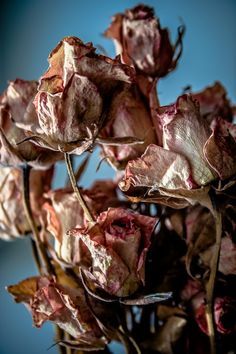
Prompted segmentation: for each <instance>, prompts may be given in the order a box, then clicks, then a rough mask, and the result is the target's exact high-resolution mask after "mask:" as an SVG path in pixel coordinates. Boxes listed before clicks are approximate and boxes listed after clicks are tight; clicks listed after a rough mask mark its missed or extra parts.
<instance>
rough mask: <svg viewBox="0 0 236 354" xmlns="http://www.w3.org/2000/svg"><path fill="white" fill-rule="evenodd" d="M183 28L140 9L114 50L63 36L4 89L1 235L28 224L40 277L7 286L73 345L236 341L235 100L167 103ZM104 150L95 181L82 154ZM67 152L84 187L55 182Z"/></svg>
mask: <svg viewBox="0 0 236 354" xmlns="http://www.w3.org/2000/svg"><path fill="white" fill-rule="evenodd" d="M183 34H184V28H180V29H179V31H178V38H177V40H176V43H175V44H172V43H171V41H170V38H169V33H168V31H167V29H163V28H161V26H160V22H159V20H158V19H157V18H156V17H155V16H154V13H153V10H152V9H151V8H149V7H147V6H144V5H139V6H137V7H135V8H133V9H131V10H127V11H126V12H125V13H124V14H118V15H116V16H115V17H114V19H113V21H112V23H111V25H110V27H109V28H108V30H107V31H106V32H105V35H106V36H107V37H109V38H112V39H113V40H114V42H115V45H116V48H117V54H118V55H117V57H116V58H115V59H110V58H108V57H106V56H103V55H99V54H97V53H96V49H95V48H94V47H93V45H92V44H91V43H87V44H84V43H83V42H82V41H81V40H80V39H79V38H75V37H67V38H64V39H63V40H62V41H61V42H60V43H59V44H58V45H57V47H56V48H55V49H54V50H53V51H52V52H51V54H50V56H49V64H50V65H49V69H48V70H47V71H46V73H45V74H43V76H42V77H41V78H40V79H39V82H35V81H24V80H20V79H17V80H15V81H13V82H10V84H9V86H8V88H7V89H6V91H5V92H4V93H3V95H2V96H1V98H0V127H1V128H0V160H1V165H2V166H1V169H0V180H1V197H0V198H1V199H0V206H1V208H0V237H1V238H2V239H5V240H10V239H15V238H19V237H24V236H25V235H27V234H28V235H29V236H28V237H31V239H32V240H31V242H32V249H33V252H34V256H35V260H36V263H37V266H38V269H39V272H40V275H39V276H35V277H32V278H28V279H26V280H23V281H21V282H19V283H18V284H16V285H11V286H8V288H7V290H8V291H9V292H10V294H12V295H13V297H14V299H15V301H16V302H22V303H24V304H25V305H26V306H27V308H28V309H29V310H30V312H31V313H32V317H33V322H34V324H35V326H37V327H40V326H41V325H42V324H43V323H44V322H45V321H52V322H53V323H54V324H55V325H56V326H58V328H60V330H59V329H58V332H57V333H58V337H57V343H58V344H59V345H60V346H59V348H60V351H61V352H62V353H72V352H73V353H83V352H84V351H105V352H110V349H109V347H108V344H109V342H110V341H112V340H117V341H121V342H122V343H123V344H124V346H125V348H126V351H127V353H162V354H172V353H209V352H211V354H214V353H216V352H219V353H221V354H223V353H229V352H232V350H233V348H235V347H234V345H235V333H236V296H235V291H233V289H236V277H235V276H236V244H235V243H236V238H235V231H236V223H235V217H236V204H235V197H236V183H235V174H236V141H235V139H236V125H234V124H233V119H234V115H235V108H234V107H233V106H232V105H231V104H230V102H229V100H228V99H227V94H226V91H225V89H224V87H223V86H222V85H221V84H220V83H215V84H214V85H213V86H210V87H208V88H206V89H205V90H203V91H202V92H199V93H188V94H183V95H181V96H180V97H178V98H177V100H176V102H175V103H173V104H170V105H169V106H160V104H159V101H158V96H157V89H156V87H157V83H158V81H159V79H160V78H162V77H164V76H166V75H167V74H168V73H169V72H170V71H172V70H173V69H174V68H175V67H176V65H177V62H178V60H179V57H180V55H181V52H182V37H183ZM95 145H96V146H97V145H98V146H100V147H101V150H102V155H103V157H104V159H106V160H107V161H108V162H109V163H110V164H111V165H112V166H113V167H114V169H115V170H116V171H118V173H117V176H116V177H115V179H114V181H111V180H104V181H97V182H95V183H94V185H93V186H92V187H91V188H89V189H84V190H83V189H82V188H79V187H78V185H77V182H78V180H79V177H80V175H81V174H82V173H83V172H84V170H85V169H86V163H87V159H88V157H86V159H85V160H84V161H83V163H82V164H81V166H80V168H79V171H78V173H74V172H73V167H72V166H73V165H72V160H71V157H72V156H73V155H74V156H75V155H81V154H82V153H85V154H87V156H88V155H89V153H91V152H92V150H93V148H94V146H95ZM62 159H65V162H66V165H67V168H68V173H69V177H70V179H71V184H72V187H73V188H69V187H66V188H64V189H58V190H52V189H51V182H52V177H53V166H54V164H55V163H56V162H57V161H58V160H62ZM121 191H122V192H123V193H121ZM124 196H126V197H127V198H124ZM22 205H24V208H22Z"/></svg>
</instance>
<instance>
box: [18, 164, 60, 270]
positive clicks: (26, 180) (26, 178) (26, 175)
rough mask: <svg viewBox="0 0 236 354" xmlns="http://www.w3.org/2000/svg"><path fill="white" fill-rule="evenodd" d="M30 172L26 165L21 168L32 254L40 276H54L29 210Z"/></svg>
mask: <svg viewBox="0 0 236 354" xmlns="http://www.w3.org/2000/svg"><path fill="white" fill-rule="evenodd" d="M30 170H31V167H30V166H28V165H24V166H23V167H22V172H23V205H24V210H25V214H26V217H27V220H28V223H29V225H30V228H31V231H32V233H33V236H34V241H35V246H36V247H33V253H34V256H35V258H36V264H37V266H39V267H40V274H43V273H45V272H46V273H48V274H54V268H53V267H52V264H51V262H50V260H49V258H48V255H47V253H46V250H45V247H44V245H43V243H42V242H41V240H40V236H39V231H38V228H37V225H36V223H35V220H34V217H33V213H32V209H31V204H30ZM36 250H37V253H36ZM36 254H37V255H36ZM39 260H41V263H42V266H43V268H44V269H42V266H41V265H40V263H39Z"/></svg>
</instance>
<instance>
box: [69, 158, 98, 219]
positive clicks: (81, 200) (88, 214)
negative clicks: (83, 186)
mask: <svg viewBox="0 0 236 354" xmlns="http://www.w3.org/2000/svg"><path fill="white" fill-rule="evenodd" d="M64 156H65V162H66V167H67V172H68V175H69V177H70V182H71V185H72V188H73V190H74V192H75V194H76V196H77V198H78V201H79V203H80V206H81V208H82V209H83V211H84V215H85V217H86V219H87V221H88V222H90V223H95V219H94V217H93V215H92V213H91V211H90V210H89V207H88V206H87V204H86V202H85V200H84V198H83V195H82V194H81V191H80V189H79V187H78V185H77V182H76V179H75V175H74V171H73V167H72V163H71V156H70V155H69V154H67V153H65V154H64Z"/></svg>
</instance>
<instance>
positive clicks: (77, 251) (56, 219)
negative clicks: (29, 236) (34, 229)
mask: <svg viewBox="0 0 236 354" xmlns="http://www.w3.org/2000/svg"><path fill="white" fill-rule="evenodd" d="M116 187H117V186H116V184H115V183H114V182H112V181H110V180H104V181H96V182H95V183H94V184H93V185H92V187H91V188H89V189H86V190H83V196H84V199H85V201H86V203H87V205H88V206H89V208H90V211H91V212H92V213H93V214H94V215H95V216H96V215H97V214H99V213H100V212H102V211H103V210H106V209H107V208H108V205H112V204H117V203H118V199H117V194H116ZM44 197H45V200H46V202H45V203H44V205H43V210H44V213H43V220H44V224H45V229H46V230H47V231H48V232H49V233H50V234H51V235H52V236H53V237H54V240H55V242H54V249H55V252H56V254H57V257H58V258H59V259H60V260H63V261H64V262H66V263H69V264H74V265H75V264H78V263H79V262H81V261H85V262H86V261H87V258H88V256H89V253H88V251H86V250H87V248H86V247H85V246H84V245H83V243H82V241H81V240H80V239H79V238H76V237H74V236H71V235H70V234H68V233H67V231H68V230H70V229H71V228H73V227H79V228H82V227H85V225H86V220H85V218H84V212H83V209H82V208H81V206H80V203H79V201H78V198H77V196H76V195H75V193H74V192H73V191H72V190H71V189H69V188H68V189H57V190H54V191H50V192H48V193H47V194H45V195H44ZM62 215H63V218H62Z"/></svg>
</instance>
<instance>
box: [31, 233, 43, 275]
mask: <svg viewBox="0 0 236 354" xmlns="http://www.w3.org/2000/svg"><path fill="white" fill-rule="evenodd" d="M30 242H31V249H32V253H33V257H34V261H35V264H36V267H37V269H38V272H39V273H41V262H40V258H39V254H38V249H37V245H36V242H35V240H33V239H32V238H31V239H30Z"/></svg>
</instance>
